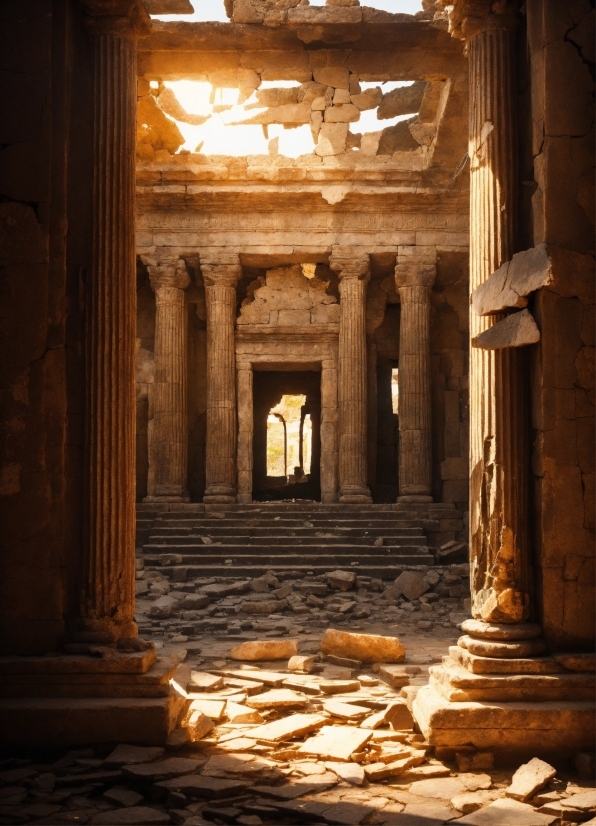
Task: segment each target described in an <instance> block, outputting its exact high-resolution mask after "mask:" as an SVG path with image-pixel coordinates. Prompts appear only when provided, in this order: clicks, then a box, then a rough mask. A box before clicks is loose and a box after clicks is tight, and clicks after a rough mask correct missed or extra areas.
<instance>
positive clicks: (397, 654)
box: [321, 628, 406, 663]
mask: <svg viewBox="0 0 596 826" xmlns="http://www.w3.org/2000/svg"><path fill="white" fill-rule="evenodd" d="M321 651H322V652H323V654H337V655H339V656H340V657H350V658H352V659H356V660H361V661H362V662H386V663H396V662H403V660H404V659H405V656H406V652H405V649H404V647H403V645H402V644H401V642H400V641H399V639H398V638H397V637H383V636H380V635H376V634H356V633H352V634H351V633H349V632H347V631H336V630H334V629H332V628H328V629H327V631H325V634H324V635H323V639H322V640H321Z"/></svg>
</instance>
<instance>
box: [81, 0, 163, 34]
mask: <svg viewBox="0 0 596 826" xmlns="http://www.w3.org/2000/svg"><path fill="white" fill-rule="evenodd" d="M82 5H83V8H84V9H85V11H86V12H87V16H86V18H85V26H86V28H87V31H88V32H89V33H90V34H92V35H96V36H98V35H102V34H112V35H116V36H117V37H126V38H128V39H129V40H136V38H137V37H147V35H149V34H151V17H150V16H149V14H148V12H147V10H146V9H145V6H144V5H143V3H142V2H141V0H107V2H106V0H82Z"/></svg>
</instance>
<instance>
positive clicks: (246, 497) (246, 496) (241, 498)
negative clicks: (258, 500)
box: [236, 493, 252, 505]
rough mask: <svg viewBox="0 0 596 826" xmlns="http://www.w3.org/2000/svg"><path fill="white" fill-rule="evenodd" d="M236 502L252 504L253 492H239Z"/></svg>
mask: <svg viewBox="0 0 596 826" xmlns="http://www.w3.org/2000/svg"><path fill="white" fill-rule="evenodd" d="M236 502H238V504H239V505H250V504H252V493H239V494H238V495H237V496H236Z"/></svg>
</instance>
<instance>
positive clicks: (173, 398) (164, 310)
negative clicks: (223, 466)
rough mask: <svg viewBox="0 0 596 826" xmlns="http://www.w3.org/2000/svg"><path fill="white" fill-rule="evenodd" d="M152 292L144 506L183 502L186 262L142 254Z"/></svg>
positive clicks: (185, 412) (186, 438) (186, 500)
mask: <svg viewBox="0 0 596 826" xmlns="http://www.w3.org/2000/svg"><path fill="white" fill-rule="evenodd" d="M143 262H144V263H145V264H146V265H147V269H148V271H149V280H150V281H151V286H152V288H153V290H154V291H155V384H154V388H153V393H154V395H153V447H152V453H153V461H154V467H155V495H154V496H148V497H146V499H145V501H150V502H188V501H190V497H189V495H188V490H187V473H188V467H187V466H188V413H187V409H186V376H187V369H188V365H187V357H188V353H187V318H186V300H185V295H184V290H185V289H186V288H187V287H188V285H189V284H190V278H189V276H188V272H187V270H186V264H185V263H184V261H183V259H182V258H178V256H177V255H174V256H161V257H160V256H149V255H146V256H143Z"/></svg>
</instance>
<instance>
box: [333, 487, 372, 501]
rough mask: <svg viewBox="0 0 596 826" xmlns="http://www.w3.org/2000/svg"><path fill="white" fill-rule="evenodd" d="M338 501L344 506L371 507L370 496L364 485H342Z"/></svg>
mask: <svg viewBox="0 0 596 826" xmlns="http://www.w3.org/2000/svg"><path fill="white" fill-rule="evenodd" d="M339 501H340V502H341V503H342V504H344V505H372V496H371V493H370V490H369V489H368V488H367V487H366V485H344V486H343V487H342V488H341V490H340V492H339Z"/></svg>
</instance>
